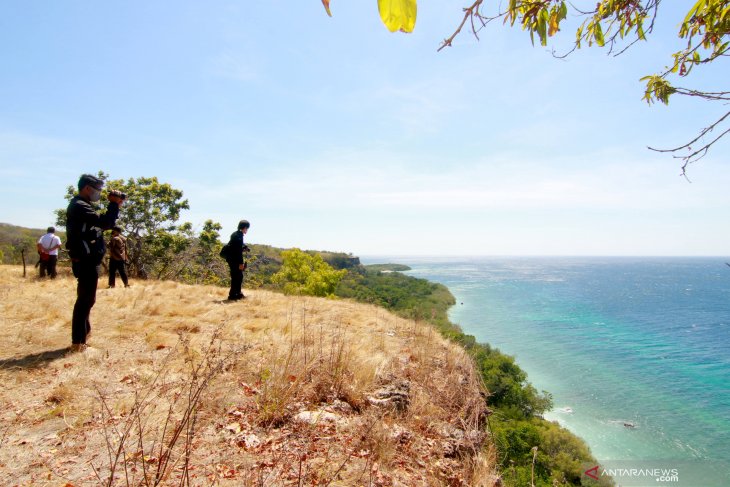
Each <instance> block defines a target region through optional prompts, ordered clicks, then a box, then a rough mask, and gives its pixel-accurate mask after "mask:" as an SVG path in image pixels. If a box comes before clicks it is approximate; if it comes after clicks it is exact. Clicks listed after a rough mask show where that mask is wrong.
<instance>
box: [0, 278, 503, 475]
mask: <svg viewBox="0 0 730 487" xmlns="http://www.w3.org/2000/svg"><path fill="white" fill-rule="evenodd" d="M99 284H100V286H99V291H98V292H97V302H96V306H95V307H94V309H93V310H92V314H91V323H92V335H91V337H90V340H89V344H90V348H89V349H87V350H86V351H83V352H79V353H70V351H69V350H68V349H67V347H68V345H70V334H71V331H70V317H71V310H72V307H73V303H74V300H75V280H74V279H73V277H71V276H69V275H68V272H67V271H66V270H65V269H64V270H63V271H62V273H61V274H60V275H59V277H58V278H57V279H56V280H53V281H51V280H39V279H38V278H35V277H28V278H23V277H22V270H21V268H20V267H16V266H0V350H2V352H0V380H1V381H2V388H0V485H3V486H5V485H50V486H81V485H130V486H138V485H236V486H284V485H287V486H288V485H325V486H361V485H399V486H421V485H423V486H431V485H485V486H486V485H493V484H494V483H495V481H496V479H497V476H496V474H495V471H494V467H493V465H494V459H493V456H494V454H493V452H492V451H491V450H490V449H489V447H488V445H489V441H488V439H487V435H486V433H485V427H484V424H485V420H486V408H485V404H484V400H483V397H484V396H483V388H482V386H481V385H480V381H479V378H478V374H477V373H476V371H475V369H474V367H473V364H472V362H471V361H470V359H469V358H468V357H467V356H466V355H465V354H464V352H463V351H462V350H461V349H460V348H459V347H457V346H455V345H453V344H450V343H448V342H446V341H445V340H443V339H442V338H441V337H440V336H439V335H438V333H437V332H435V331H433V330H432V329H431V328H430V327H428V326H426V325H422V324H419V323H416V322H413V321H408V320H404V319H402V318H398V317H396V316H394V315H392V314H390V313H388V312H386V311H384V310H383V309H380V308H377V307H373V306H368V305H363V304H359V303H354V302H350V301H343V300H325V299H318V298H311V297H288V296H284V295H281V294H277V293H272V292H267V291H261V290H256V291H250V290H247V292H246V294H247V296H248V297H247V299H245V300H243V301H239V302H233V303H229V302H226V301H223V299H224V298H225V296H226V291H227V290H226V289H222V288H218V287H210V286H189V285H183V284H179V283H175V282H160V281H133V282H132V287H131V288H128V289H124V288H116V289H106V288H105V287H106V286H105V278H103V277H102V278H101V279H100V281H99Z"/></svg>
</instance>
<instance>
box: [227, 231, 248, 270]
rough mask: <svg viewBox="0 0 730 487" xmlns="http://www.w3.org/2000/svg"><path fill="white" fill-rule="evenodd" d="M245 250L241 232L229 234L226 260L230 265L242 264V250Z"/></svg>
mask: <svg viewBox="0 0 730 487" xmlns="http://www.w3.org/2000/svg"><path fill="white" fill-rule="evenodd" d="M244 248H247V247H246V244H244V243H243V232H242V231H240V230H237V231H235V232H233V233H232V234H231V239H230V240H229V241H228V254H227V255H226V260H227V261H228V262H229V263H230V264H238V265H241V264H243V249H244Z"/></svg>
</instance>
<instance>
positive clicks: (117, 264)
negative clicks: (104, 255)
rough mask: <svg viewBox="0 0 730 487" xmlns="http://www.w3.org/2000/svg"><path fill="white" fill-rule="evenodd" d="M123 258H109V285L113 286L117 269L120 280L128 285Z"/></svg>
mask: <svg viewBox="0 0 730 487" xmlns="http://www.w3.org/2000/svg"><path fill="white" fill-rule="evenodd" d="M124 267H125V265H124V261H123V260H114V259H109V287H114V283H115V280H116V277H117V271H119V277H121V278H122V282H123V283H124V285H125V286H129V282H128V281H127V271H126V270H125V269H124Z"/></svg>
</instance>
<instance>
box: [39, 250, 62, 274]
mask: <svg viewBox="0 0 730 487" xmlns="http://www.w3.org/2000/svg"><path fill="white" fill-rule="evenodd" d="M57 262H58V256H57V255H49V256H48V260H42V261H40V264H39V267H40V269H41V277H46V272H48V275H49V276H50V277H51V279H55V278H56V263H57Z"/></svg>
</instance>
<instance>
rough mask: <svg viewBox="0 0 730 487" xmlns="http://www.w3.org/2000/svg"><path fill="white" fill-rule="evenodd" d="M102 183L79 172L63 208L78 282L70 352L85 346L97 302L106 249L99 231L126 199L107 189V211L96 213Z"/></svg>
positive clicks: (107, 225)
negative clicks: (73, 188)
mask: <svg viewBox="0 0 730 487" xmlns="http://www.w3.org/2000/svg"><path fill="white" fill-rule="evenodd" d="M103 186H104V181H103V180H101V179H99V178H97V177H94V176H92V175H90V174H82V175H81V177H80V178H79V183H78V190H79V192H78V194H77V195H76V196H74V197H73V198H72V199H71V202H70V203H69V205H68V208H67V210H66V237H67V241H66V248H67V249H68V253H69V257H70V258H71V270H72V271H73V274H74V276H75V277H76V279H77V281H78V284H77V286H76V303H75V304H74V309H73V317H72V319H71V344H72V345H71V348H72V351H82V350H84V349H86V340H87V338H88V337H89V333H90V332H91V323H90V322H89V314H90V313H91V308H92V307H93V306H94V303H95V302H96V287H97V285H98V282H99V272H100V270H101V260H102V258H103V257H104V253H105V252H106V246H105V245H104V236H103V234H102V232H103V231H104V230H107V229H109V228H112V227H113V226H114V223H115V222H116V221H117V217H118V216H119V207H120V206H121V205H122V203H123V202H124V198H125V196H124V194H122V193H119V192H117V191H110V192H109V195H108V200H109V204H108V205H107V208H106V212H105V213H104V214H100V213H98V212H97V211H96V209H95V208H94V206H92V204H93V203H96V202H98V201H99V200H100V199H101V189H102V187H103Z"/></svg>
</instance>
